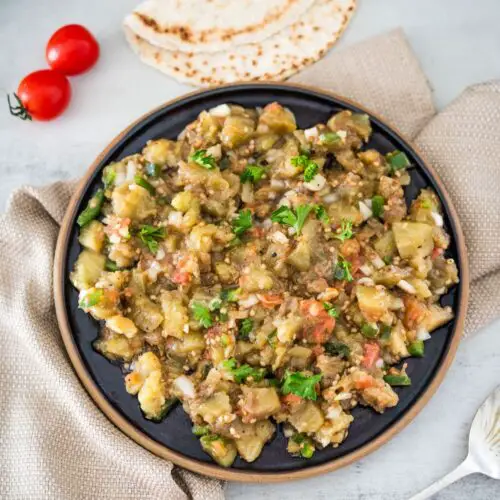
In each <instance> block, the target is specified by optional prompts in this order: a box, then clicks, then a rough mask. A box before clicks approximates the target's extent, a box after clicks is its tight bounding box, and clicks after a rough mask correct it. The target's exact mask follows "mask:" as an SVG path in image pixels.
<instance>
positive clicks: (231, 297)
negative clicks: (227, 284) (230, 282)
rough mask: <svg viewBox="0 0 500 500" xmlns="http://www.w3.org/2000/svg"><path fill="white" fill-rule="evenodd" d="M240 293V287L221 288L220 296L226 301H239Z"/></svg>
mask: <svg viewBox="0 0 500 500" xmlns="http://www.w3.org/2000/svg"><path fill="white" fill-rule="evenodd" d="M239 294H240V289H239V288H226V289H225V290H221V292H220V298H221V300H223V301H224V302H238V295H239Z"/></svg>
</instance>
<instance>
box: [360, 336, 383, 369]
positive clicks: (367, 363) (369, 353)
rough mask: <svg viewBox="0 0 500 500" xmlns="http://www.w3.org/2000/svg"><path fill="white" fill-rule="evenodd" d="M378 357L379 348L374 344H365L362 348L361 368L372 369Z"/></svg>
mask: <svg viewBox="0 0 500 500" xmlns="http://www.w3.org/2000/svg"><path fill="white" fill-rule="evenodd" d="M379 357H380V346H379V345H378V344H376V343H375V342H367V343H366V344H365V345H364V346H363V359H362V361H361V366H363V367H364V368H373V366H374V365H375V362H376V361H377V359H378V358H379Z"/></svg>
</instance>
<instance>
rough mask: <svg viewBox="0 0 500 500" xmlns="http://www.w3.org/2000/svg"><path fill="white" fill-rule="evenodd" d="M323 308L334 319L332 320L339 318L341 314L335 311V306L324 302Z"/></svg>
mask: <svg viewBox="0 0 500 500" xmlns="http://www.w3.org/2000/svg"><path fill="white" fill-rule="evenodd" d="M323 307H324V308H325V311H326V312H327V313H328V314H329V315H330V316H331V317H332V318H338V317H339V312H338V311H337V309H335V307H334V306H332V305H331V304H329V303H328V302H323Z"/></svg>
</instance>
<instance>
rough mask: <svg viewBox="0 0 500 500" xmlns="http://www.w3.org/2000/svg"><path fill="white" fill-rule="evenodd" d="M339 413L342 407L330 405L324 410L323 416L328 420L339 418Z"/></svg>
mask: <svg viewBox="0 0 500 500" xmlns="http://www.w3.org/2000/svg"><path fill="white" fill-rule="evenodd" d="M341 414H342V408H340V406H331V407H330V408H328V410H327V411H326V415H325V417H326V418H327V419H328V420H335V419H336V418H339V417H340V415H341Z"/></svg>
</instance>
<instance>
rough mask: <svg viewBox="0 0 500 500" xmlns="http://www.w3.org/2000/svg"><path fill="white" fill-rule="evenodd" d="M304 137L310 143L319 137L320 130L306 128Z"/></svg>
mask: <svg viewBox="0 0 500 500" xmlns="http://www.w3.org/2000/svg"><path fill="white" fill-rule="evenodd" d="M304 135H305V137H306V139H307V140H308V141H309V140H311V139H314V138H316V137H318V129H317V128H316V127H312V128H306V129H305V130H304Z"/></svg>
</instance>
